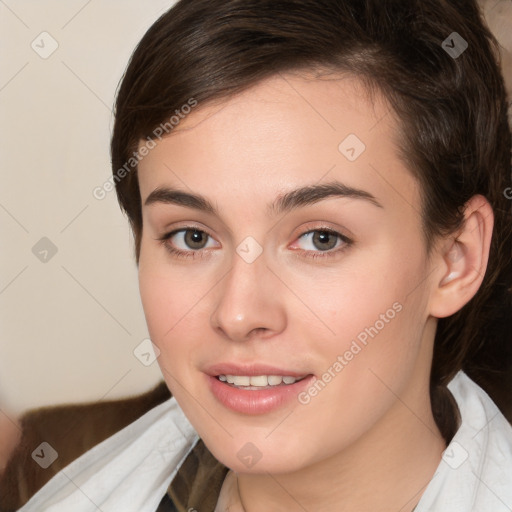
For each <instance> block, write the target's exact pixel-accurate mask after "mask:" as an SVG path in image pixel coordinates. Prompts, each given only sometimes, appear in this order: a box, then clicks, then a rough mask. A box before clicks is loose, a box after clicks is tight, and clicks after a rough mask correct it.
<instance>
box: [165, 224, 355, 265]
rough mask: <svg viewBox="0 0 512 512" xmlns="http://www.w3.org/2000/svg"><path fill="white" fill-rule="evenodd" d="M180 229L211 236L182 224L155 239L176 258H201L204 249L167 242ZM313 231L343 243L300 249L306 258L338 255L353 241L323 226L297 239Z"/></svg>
mask: <svg viewBox="0 0 512 512" xmlns="http://www.w3.org/2000/svg"><path fill="white" fill-rule="evenodd" d="M182 231H185V232H186V231H197V232H199V233H204V234H205V235H207V236H208V237H210V238H213V237H212V236H211V235H210V234H209V233H208V232H206V231H204V230H202V229H198V228H196V227H194V226H184V227H181V228H180V229H175V230H174V231H171V232H170V233H166V234H165V235H163V236H161V237H158V238H157V239H156V240H158V241H159V242H161V244H162V245H163V246H164V247H165V249H166V250H167V251H168V252H169V253H170V254H171V255H173V256H175V257H177V258H182V259H189V258H192V259H196V257H199V258H203V257H204V256H196V254H200V253H201V252H203V251H204V249H198V250H196V251H194V250H190V251H183V250H181V249H176V248H175V247H172V246H170V245H169V244H168V241H169V239H170V238H172V237H173V236H174V235H176V234H177V233H181V232H182ZM315 232H322V233H328V234H329V235H333V236H337V237H338V238H339V239H340V240H341V241H342V242H343V243H344V245H343V246H342V247H341V248H338V249H330V250H329V251H306V250H303V249H301V250H300V252H302V253H303V254H304V256H305V257H307V258H312V259H318V258H334V257H336V256H337V255H339V254H340V253H342V252H344V251H346V250H347V249H348V248H349V247H350V246H351V245H352V244H353V243H354V242H353V240H351V239H350V238H348V237H347V236H345V235H342V234H341V233H339V232H338V231H334V230H333V229H330V228H323V227H318V228H315V229H309V230H307V231H304V233H302V234H301V235H299V236H298V237H297V239H299V238H301V237H303V236H304V235H307V234H309V233H315Z"/></svg>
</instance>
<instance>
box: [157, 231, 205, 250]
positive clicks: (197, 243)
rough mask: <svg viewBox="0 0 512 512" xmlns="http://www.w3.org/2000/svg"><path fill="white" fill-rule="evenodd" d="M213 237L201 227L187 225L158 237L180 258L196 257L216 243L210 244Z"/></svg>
mask: <svg viewBox="0 0 512 512" xmlns="http://www.w3.org/2000/svg"><path fill="white" fill-rule="evenodd" d="M208 239H210V241H213V238H212V237H211V236H210V235H209V234H208V233H206V231H203V230H201V229H197V228H195V227H185V228H181V229H176V230H174V231H171V232H170V233H167V234H165V235H164V236H162V237H160V238H158V239H157V240H159V241H160V242H162V244H163V245H164V246H165V248H166V249H167V250H168V251H169V252H170V253H171V254H173V255H174V256H177V257H179V258H195V257H196V254H197V255H199V253H200V251H201V250H202V249H208V248H211V247H212V246H213V247H215V244H208Z"/></svg>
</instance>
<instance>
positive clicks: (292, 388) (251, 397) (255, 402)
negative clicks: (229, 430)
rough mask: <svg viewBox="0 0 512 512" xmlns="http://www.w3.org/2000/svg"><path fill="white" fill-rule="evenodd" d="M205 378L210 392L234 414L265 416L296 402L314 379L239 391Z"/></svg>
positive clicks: (309, 376)
mask: <svg viewBox="0 0 512 512" xmlns="http://www.w3.org/2000/svg"><path fill="white" fill-rule="evenodd" d="M206 377H207V379H208V385H209V387H210V390H211V391H212V393H213V394H214V395H215V398H217V400H218V401H219V402H220V403H221V404H222V405H224V406H225V407H227V408H228V409H231V410H233V411H236V412H240V413H243V414H254V415H255V414H265V413H267V412H270V411H273V410H276V409H279V408H280V407H283V406H284V405H286V404H288V403H290V402H292V401H293V400H297V396H298V394H299V393H300V392H301V391H304V390H305V389H306V388H308V387H309V386H310V385H311V383H312V381H313V379H314V377H313V375H308V376H307V377H305V378H304V379H302V380H300V381H298V382H295V383H293V384H280V385H279V386H274V387H272V388H264V389H239V388H235V387H233V386H230V385H229V384H227V383H225V382H221V381H220V380H219V379H217V378H216V377H212V376H210V375H207V376H206Z"/></svg>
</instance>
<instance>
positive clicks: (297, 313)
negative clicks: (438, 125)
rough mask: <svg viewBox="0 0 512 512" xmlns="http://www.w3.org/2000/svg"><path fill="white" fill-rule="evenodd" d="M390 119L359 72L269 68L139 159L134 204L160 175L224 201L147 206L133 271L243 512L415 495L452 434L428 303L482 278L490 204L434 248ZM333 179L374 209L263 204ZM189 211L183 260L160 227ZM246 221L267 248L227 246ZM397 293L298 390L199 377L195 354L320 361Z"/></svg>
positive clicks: (406, 503)
mask: <svg viewBox="0 0 512 512" xmlns="http://www.w3.org/2000/svg"><path fill="white" fill-rule="evenodd" d="M397 126H398V125H397V122H396V120H395V119H394V116H393V115H392V113H391V112H390V111H389V108H388V106H387V104H386V102H385V101H384V100H383V99H382V98H380V97H379V96H377V97H376V98H375V101H374V102H373V103H372V102H370V100H369V97H368V95H367V94H365V91H364V90H363V88H362V86H361V84H360V83H359V82H358V81H357V80H356V79H354V78H351V77H347V76H338V77H336V78H335V79H332V78H331V79H329V80H325V79H318V78H315V77H314V76H313V75H311V74H307V73H302V74H298V73H295V74H287V75H279V76H274V77H272V78H270V79H268V80H265V81H263V82H261V83H260V84H258V85H256V86H254V87H252V88H251V89H249V90H247V91H245V92H243V93H241V94H239V95H237V96H234V97H231V98H229V99H228V100H224V101H222V102H220V103H216V104H210V105H203V106H201V105H200V106H199V107H197V109H195V110H194V111H193V112H192V113H191V114H189V115H188V116H187V117H186V119H184V120H183V121H182V122H181V123H180V125H179V126H178V127H177V128H176V129H175V131H174V132H173V133H172V134H171V135H170V136H168V137H166V138H164V139H162V140H161V141H160V142H159V143H158V144H157V146H156V147H155V148H154V149H153V150H152V151H151V152H150V153H149V154H148V155H147V156H146V157H145V158H144V159H143V160H142V161H141V163H140V164H139V183H140V190H141V197H142V201H143V204H144V201H145V199H146V198H147V197H148V195H149V194H150V193H151V192H152V191H153V190H155V189H156V188H158V187H162V186H169V187H173V188H179V189H180V190H183V191H186V192H191V191H193V192H194V193H199V194H201V195H203V196H205V197H207V198H208V199H209V200H210V201H211V202H212V203H213V204H214V205H215V206H216V208H217V209H218V211H219V216H215V215H213V214H211V213H207V212H203V211H198V210H196V209H192V208H188V207H184V206H179V205H174V204H163V203H153V204H151V205H149V206H143V236H142V243H141V253H140V262H139V284H140V292H141V298H142V303H143V307H144V311H145V315H146V319H147V323H148V328H149V332H150V336H151V339H152V340H153V342H154V343H155V345H156V346H158V348H159V349H160V356H159V358H158V361H159V364H160V367H161V369H162V373H163V376H164V378H165V380H166V382H167V385H168V386H169V388H170V390H171V392H172V393H173V395H174V396H175V397H176V400H177V401H178V403H179V404H180V406H181V407H182V409H183V410H184V412H185V414H186V415H187V417H188V418H189V420H190V421H191V423H192V424H193V425H194V427H195V428H196V430H197V431H198V433H199V435H200V436H201V437H202V439H203V440H204V442H205V444H206V445H207V447H208V448H209V449H210V450H211V452H212V453H213V455H214V456H215V457H216V458H217V459H218V460H220V461H221V462H222V463H223V464H225V465H226V466H228V467H229V468H230V469H231V470H233V472H234V473H237V475H238V485H233V481H234V480H233V477H230V478H231V480H227V483H226V486H225V487H224V489H223V499H225V500H227V501H225V503H229V502H230V501H232V502H233V503H235V502H237V500H239V498H238V488H239V489H240V499H241V503H243V507H244V508H245V510H246V511H248V512H253V511H261V510H274V511H290V510H291V511H295V510H297V511H299V510H300V511H303V510H315V511H328V510H334V509H335V510H338V511H342V512H343V511H354V510H360V511H363V510H364V511H366V510H368V511H369V510H381V511H395V512H396V511H398V510H401V511H410V510H412V509H413V508H414V506H415V505H416V503H417V502H418V501H419V498H420V496H421V493H422V491H423V490H424V488H425V486H426V485H427V484H428V482H429V481H430V479H431V478H432V476H433V474H434V472H435V470H436V468H437V466H438V464H439V462H440V459H441V456H442V452H443V450H444V449H445V447H446V444H445V442H444V440H443V438H442V436H441V434H440V432H439V431H438V429H437V426H436V424H435V422H434V420H433V417H432V412H431V407H430V399H429V391H428V389H429V387H428V383H429V373H430V366H431V359H432V346H433V340H434V335H435V329H436V323H437V318H441V317H443V316H448V315H451V314H453V313H454V312H456V311H457V310H459V309H460V308H461V307H462V306H463V305H464V304H465V303H466V302H468V301H469V300H470V298H471V297H472V296H473V295H474V294H475V293H476V291H477V290H478V287H479V286H480V284H481V281H482V276H483V274H484V271H485V267H486V264H487V253H488V250H489V243H490V237H491V232H492V223H493V216H492V209H491V207H490V206H489V204H488V203H487V201H486V200H485V199H484V198H483V197H481V196H475V197H474V198H473V199H472V200H471V201H470V202H469V203H468V205H467V209H466V217H467V222H466V224H465V226H464V229H463V230H461V231H460V232H459V233H456V234H454V236H452V237H447V238H446V239H443V240H439V242H438V244H437V245H436V247H435V249H434V251H433V253H432V256H431V257H430V258H428V257H427V251H426V247H425V243H424V240H423V237H422V232H421V217H420V213H419V212H420V198H421V190H420V188H419V185H418V184H417V182H416V181H415V179H414V178H413V177H412V175H411V173H410V172H409V171H408V170H407V168H406V167H405V165H404V164H403V162H402V161H401V160H400V159H399V157H398V153H397V149H396V140H397V134H398V128H397ZM348 134H356V135H357V137H358V138H359V139H360V140H362V141H363V142H364V144H365V145H366V150H365V151H364V152H363V153H362V154H361V155H360V156H359V157H358V158H357V159H356V160H355V161H353V162H350V161H349V160H348V159H347V158H345V156H344V155H343V154H342V153H341V152H340V151H339V150H338V146H339V144H340V142H342V141H343V140H344V139H345V137H347V135H348ZM333 180H337V181H340V182H343V183H345V184H347V185H350V186H352V187H357V188H359V189H363V190H365V191H367V192H368V193H370V194H372V195H373V196H374V197H375V198H376V199H377V200H378V202H379V203H380V204H381V205H382V208H379V207H377V206H375V205H374V204H372V203H371V202H369V201H365V200H362V199H358V198H347V197H330V198H326V199H323V200H322V201H320V202H318V203H315V204H310V205H306V206H302V207H300V208H297V209H295V210H293V211H290V212H288V213H286V214H284V215H280V216H272V215H269V213H268V211H267V207H266V205H267V203H269V202H271V201H273V200H274V199H275V198H276V197H278V196H280V195H281V194H283V193H285V192H287V191H289V190H292V189H295V188H298V187H301V186H306V185H312V184H318V183H327V182H330V181H333ZM189 224H192V226H193V227H197V229H199V230H204V231H206V232H207V233H208V234H209V235H211V238H209V237H206V238H204V239H203V246H204V248H202V249H197V248H194V247H197V246H192V247H191V246H190V245H188V246H187V245H186V244H185V240H184V237H183V232H182V233H181V234H178V235H175V236H174V237H173V238H172V239H171V240H167V246H172V247H175V248H178V249H181V250H185V251H189V252H190V253H193V252H194V251H195V253H196V254H195V258H188V259H184V258H181V259H180V258H177V257H176V256H173V255H172V254H170V253H169V251H168V249H167V248H166V246H165V244H163V243H162V242H161V241H159V240H157V238H158V237H162V236H163V235H165V234H166V233H168V232H170V231H173V230H177V229H180V228H183V226H184V225H189ZM321 228H329V229H332V230H334V231H337V232H339V233H341V234H343V235H345V236H347V237H349V238H350V239H352V240H353V243H352V244H351V245H349V246H345V250H343V251H342V252H338V253H336V254H335V253H334V251H336V250H337V249H339V248H340V247H342V246H343V245H344V244H343V242H342V240H340V239H336V237H335V238H334V241H335V242H336V244H334V242H333V245H335V247H334V248H329V251H325V247H324V246H322V245H318V242H317V244H316V245H315V244H314V242H313V241H312V239H311V236H312V235H309V236H308V237H306V238H300V237H301V235H303V234H304V233H311V231H312V230H315V229H316V230H321ZM316 233H317V232H316ZM247 236H251V237H253V238H254V239H255V240H256V241H257V242H258V243H259V244H260V246H261V247H262V248H263V253H262V254H261V255H260V256H259V257H258V258H257V259H256V260H255V261H254V262H253V263H250V264H249V263H247V262H246V261H245V260H244V259H242V258H241V257H240V256H239V255H238V254H237V253H236V248H237V246H238V245H239V244H240V243H241V242H242V241H243V240H244V239H245V238H246V237H247ZM329 247H331V246H329ZM327 252H330V253H331V256H332V257H326V253H327ZM311 253H314V254H320V255H321V256H322V255H323V257H319V258H316V259H313V258H309V257H307V256H306V254H311ZM201 255H202V257H201ZM448 275H451V278H450V280H448V281H446V277H447V276H448ZM396 302H398V303H400V304H401V305H402V308H403V309H402V310H401V311H400V312H399V313H397V314H396V315H395V318H394V319H392V320H390V321H389V322H388V323H386V324H385V327H384V328H383V329H382V330H380V331H379V333H378V335H376V336H375V337H374V338H373V339H370V340H369V342H368V344H367V346H365V347H364V348H363V349H362V350H361V351H360V352H359V353H358V354H357V356H355V357H354V358H353V359H352V360H351V361H349V362H348V364H347V365H346V366H344V368H343V370H342V371H341V372H339V373H337V374H336V376H335V377H334V378H333V379H332V380H331V382H329V383H328V385H327V386H325V388H324V389H322V391H321V392H320V393H318V394H317V396H315V397H313V398H312V399H311V401H310V402H309V403H308V404H307V405H303V404H301V403H299V402H298V400H297V401H295V400H293V401H292V403H290V404H289V405H287V406H286V407H282V408H279V409H278V410H276V411H272V412H270V413H266V414H261V415H246V414H241V413H238V412H234V411H231V410H229V409H227V408H226V407H224V406H223V405H222V404H220V403H219V402H218V401H217V400H216V398H215V396H214V395H213V394H212V393H211V392H210V390H209V389H208V387H207V386H206V385H205V378H204V374H203V372H204V370H205V368H206V366H207V365H208V364H212V363H217V362H226V361H229V362H237V363H248V362H254V361H257V362H260V363H267V364H274V365H280V367H284V368H289V369H291V370H301V371H303V373H311V374H314V375H315V376H316V377H317V378H321V376H322V374H323V373H324V372H325V371H326V370H327V369H328V368H329V367H332V365H333V363H334V362H335V361H336V360H337V357H338V355H340V354H344V353H345V351H346V350H348V349H349V347H350V345H351V343H352V340H354V339H355V338H356V337H357V335H358V334H359V333H361V331H363V330H364V329H365V328H366V327H369V326H373V325H374V324H375V323H376V321H377V320H379V318H381V317H380V315H381V314H384V313H385V312H386V311H387V310H389V309H390V308H391V307H392V305H393V304H394V303H396ZM248 442H250V443H252V444H253V445H254V446H256V447H257V449H258V451H259V452H260V453H261V455H262V456H261V459H260V460H259V461H258V462H257V463H256V464H255V465H254V466H252V467H251V468H248V467H246V465H245V464H244V463H243V462H242V461H241V460H240V459H239V458H238V457H237V453H238V451H239V450H240V449H241V448H242V447H243V446H244V445H245V444H246V443H248ZM234 473H230V475H233V476H234ZM225 509H227V505H223V506H222V510H225ZM230 510H237V509H236V508H232V509H230Z"/></svg>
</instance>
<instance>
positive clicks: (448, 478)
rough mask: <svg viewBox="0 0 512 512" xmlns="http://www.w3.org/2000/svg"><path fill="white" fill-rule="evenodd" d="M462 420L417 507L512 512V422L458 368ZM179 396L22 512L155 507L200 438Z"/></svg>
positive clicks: (134, 511) (455, 388) (424, 511)
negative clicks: (178, 398)
mask: <svg viewBox="0 0 512 512" xmlns="http://www.w3.org/2000/svg"><path fill="white" fill-rule="evenodd" d="M448 388H449V389H450V391H451V392H452V394H453V396H454V397H455V400H456V401H457V404H458V406H459V410H460V412H461V417H462V423H461V426H460V428H459V430H458V431H457V434H456V435H455V437H454V438H453V440H452V442H451V443H450V445H449V446H448V448H447V449H446V451H445V452H444V455H443V460H442V461H441V463H440V464H439V466H438V468H437V471H436V473H435V475H434V477H433V478H432V480H431V482H430V483H429V485H428V486H427V488H426V490H425V492H424V493H423V496H422V498H421V500H420V502H419V504H418V506H417V508H416V510H415V512H511V511H512V427H511V426H510V424H509V423H508V422H507V420H506V419H505V417H504V416H503V415H502V414H501V412H500V411H499V409H498V408H497V407H496V405H495V404H494V403H493V402H492V400H491V399H490V397H489V396H488V395H487V394H486V393H485V392H484V391H483V390H482V389H481V388H480V387H479V386H478V385H477V384H476V383H475V382H473V381H472V380H471V379H469V377H468V376H467V375H465V374H464V373H463V372H459V373H458V374H457V375H456V376H455V378H454V379H453V380H452V381H451V382H450V384H449V385H448ZM198 439H199V438H198V436H197V433H196V432H195V431H194V429H193V427H192V426H191V424H190V423H189V422H188V420H187V418H186V417H185V416H184V414H183V412H182V411H181V409H180V408H179V406H178V405H177V403H176V401H175V400H174V398H171V399H169V400H168V401H166V402H164V403H163V404H161V405H159V406H157V407H155V408H154V409H152V410H151V411H149V412H148V413H146V414H145V415H144V416H142V417H141V418H139V419H138V420H137V421H135V422H134V423H132V424H130V425H129V426H128V427H126V428H124V429H123V430H121V431H120V432H118V433H117V434H115V435H113V436H112V437H110V438H109V439H106V440H105V441H103V442H102V443H100V444H99V445H97V446H95V447H94V448H93V449H91V450H89V451H88V452H87V453H85V454H84V455H82V456H81V457H80V458H78V459H77V460H75V461H74V462H72V463H71V464H70V465H69V466H67V467H66V468H64V469H63V470H62V471H61V472H60V473H58V474H57V475H55V477H54V478H53V479H52V480H50V482H48V484H46V486H45V487H43V488H42V489H41V490H40V491H39V492H38V493H37V494H35V495H34V496H33V497H32V499H31V500H30V501H29V502H28V503H27V504H26V505H25V506H24V507H22V508H21V509H20V512H36V511H37V512H98V511H99V510H101V512H111V511H120V510H122V511H123V512H154V511H155V510H156V508H157V507H158V504H159V503H160V501H161V499H162V497H163V496H164V495H165V492H166V489H167V487H168V486H169V484H170V482H171V481H172V479H173V478H174V475H175V474H176V472H177V470H178V468H179V467H180V466H181V464H182V463H183V461H184V460H185V458H186V456H187V455H188V454H189V453H190V451H191V450H192V448H193V447H194V445H195V444H196V443H197V441H198Z"/></svg>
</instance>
